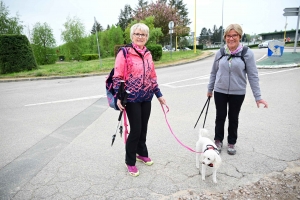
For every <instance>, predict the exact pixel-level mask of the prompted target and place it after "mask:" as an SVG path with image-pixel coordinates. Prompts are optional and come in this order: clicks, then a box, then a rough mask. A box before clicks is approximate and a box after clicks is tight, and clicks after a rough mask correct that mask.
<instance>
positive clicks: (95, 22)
mask: <svg viewBox="0 0 300 200" xmlns="http://www.w3.org/2000/svg"><path fill="white" fill-rule="evenodd" d="M94 24H95V25H94V26H95V29H96V38H97V47H98V54H99V62H100V67H102V63H101V57H100V47H99V41H98V31H97V21H96V17H94Z"/></svg>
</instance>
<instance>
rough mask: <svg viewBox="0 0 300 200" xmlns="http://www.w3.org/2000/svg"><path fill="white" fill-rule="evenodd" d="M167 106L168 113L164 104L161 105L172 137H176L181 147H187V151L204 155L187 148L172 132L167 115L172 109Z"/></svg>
mask: <svg viewBox="0 0 300 200" xmlns="http://www.w3.org/2000/svg"><path fill="white" fill-rule="evenodd" d="M165 106H166V108H167V111H166V110H165V109H164V107H163V104H161V108H162V110H163V112H164V115H165V119H166V122H167V125H168V127H169V130H170V132H171V133H172V135H173V136H174V138H175V139H176V140H177V142H178V143H179V144H180V145H181V146H183V147H185V148H186V149H188V150H189V151H191V152H194V153H203V152H198V151H195V150H194V149H192V148H190V147H188V146H186V145H185V144H183V143H182V142H181V141H180V140H179V139H178V138H177V137H176V135H175V134H174V132H173V130H172V128H171V126H170V124H169V121H168V119H167V113H168V112H169V110H170V109H169V107H168V106H167V105H165Z"/></svg>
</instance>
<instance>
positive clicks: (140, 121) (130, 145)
mask: <svg viewBox="0 0 300 200" xmlns="http://www.w3.org/2000/svg"><path fill="white" fill-rule="evenodd" d="M130 38H131V41H132V43H131V44H130V45H127V46H126V48H127V52H128V53H127V61H126V59H125V57H124V55H123V52H122V51H120V52H119V53H118V55H117V57H116V62H115V72H114V76H113V81H114V89H115V91H116V92H117V91H118V89H119V86H120V81H121V80H125V89H126V90H128V91H129V92H130V93H129V94H128V98H127V104H126V112H127V117H128V120H129V125H130V134H129V136H128V139H127V142H126V147H125V149H126V156H125V164H126V167H127V169H128V172H129V174H130V175H132V176H138V175H139V171H138V169H137V167H136V166H135V163H136V160H138V161H141V162H143V163H144V164H146V165H148V166H150V165H152V164H153V161H152V160H151V158H150V157H149V156H148V150H147V145H146V136H147V126H148V120H149V117H150V113H151V100H152V98H153V95H154V94H155V96H156V97H157V98H158V100H159V102H160V103H161V104H165V99H164V98H163V97H162V93H161V92H160V89H159V88H158V84H157V77H156V72H155V68H154V62H153V60H152V55H151V53H150V51H149V50H148V49H147V48H146V46H145V44H146V43H147V41H148V38H149V27H148V26H147V25H145V24H143V23H137V24H135V25H133V26H132V27H131V29H130ZM124 67H126V70H124ZM124 71H125V72H126V74H124ZM117 96H118V95H117ZM117 106H118V107H119V109H120V110H124V109H125V107H124V106H123V105H122V104H121V100H120V99H118V101H117Z"/></svg>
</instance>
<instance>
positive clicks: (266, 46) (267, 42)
mask: <svg viewBox="0 0 300 200" xmlns="http://www.w3.org/2000/svg"><path fill="white" fill-rule="evenodd" d="M271 41H273V40H267V41H264V42H263V43H260V44H259V45H258V48H268V45H269V42H271Z"/></svg>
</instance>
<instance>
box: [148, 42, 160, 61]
mask: <svg viewBox="0 0 300 200" xmlns="http://www.w3.org/2000/svg"><path fill="white" fill-rule="evenodd" d="M147 49H148V50H149V51H150V52H151V54H152V58H153V60H154V61H159V60H160V59H161V56H162V46H161V45H159V44H151V45H147Z"/></svg>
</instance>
